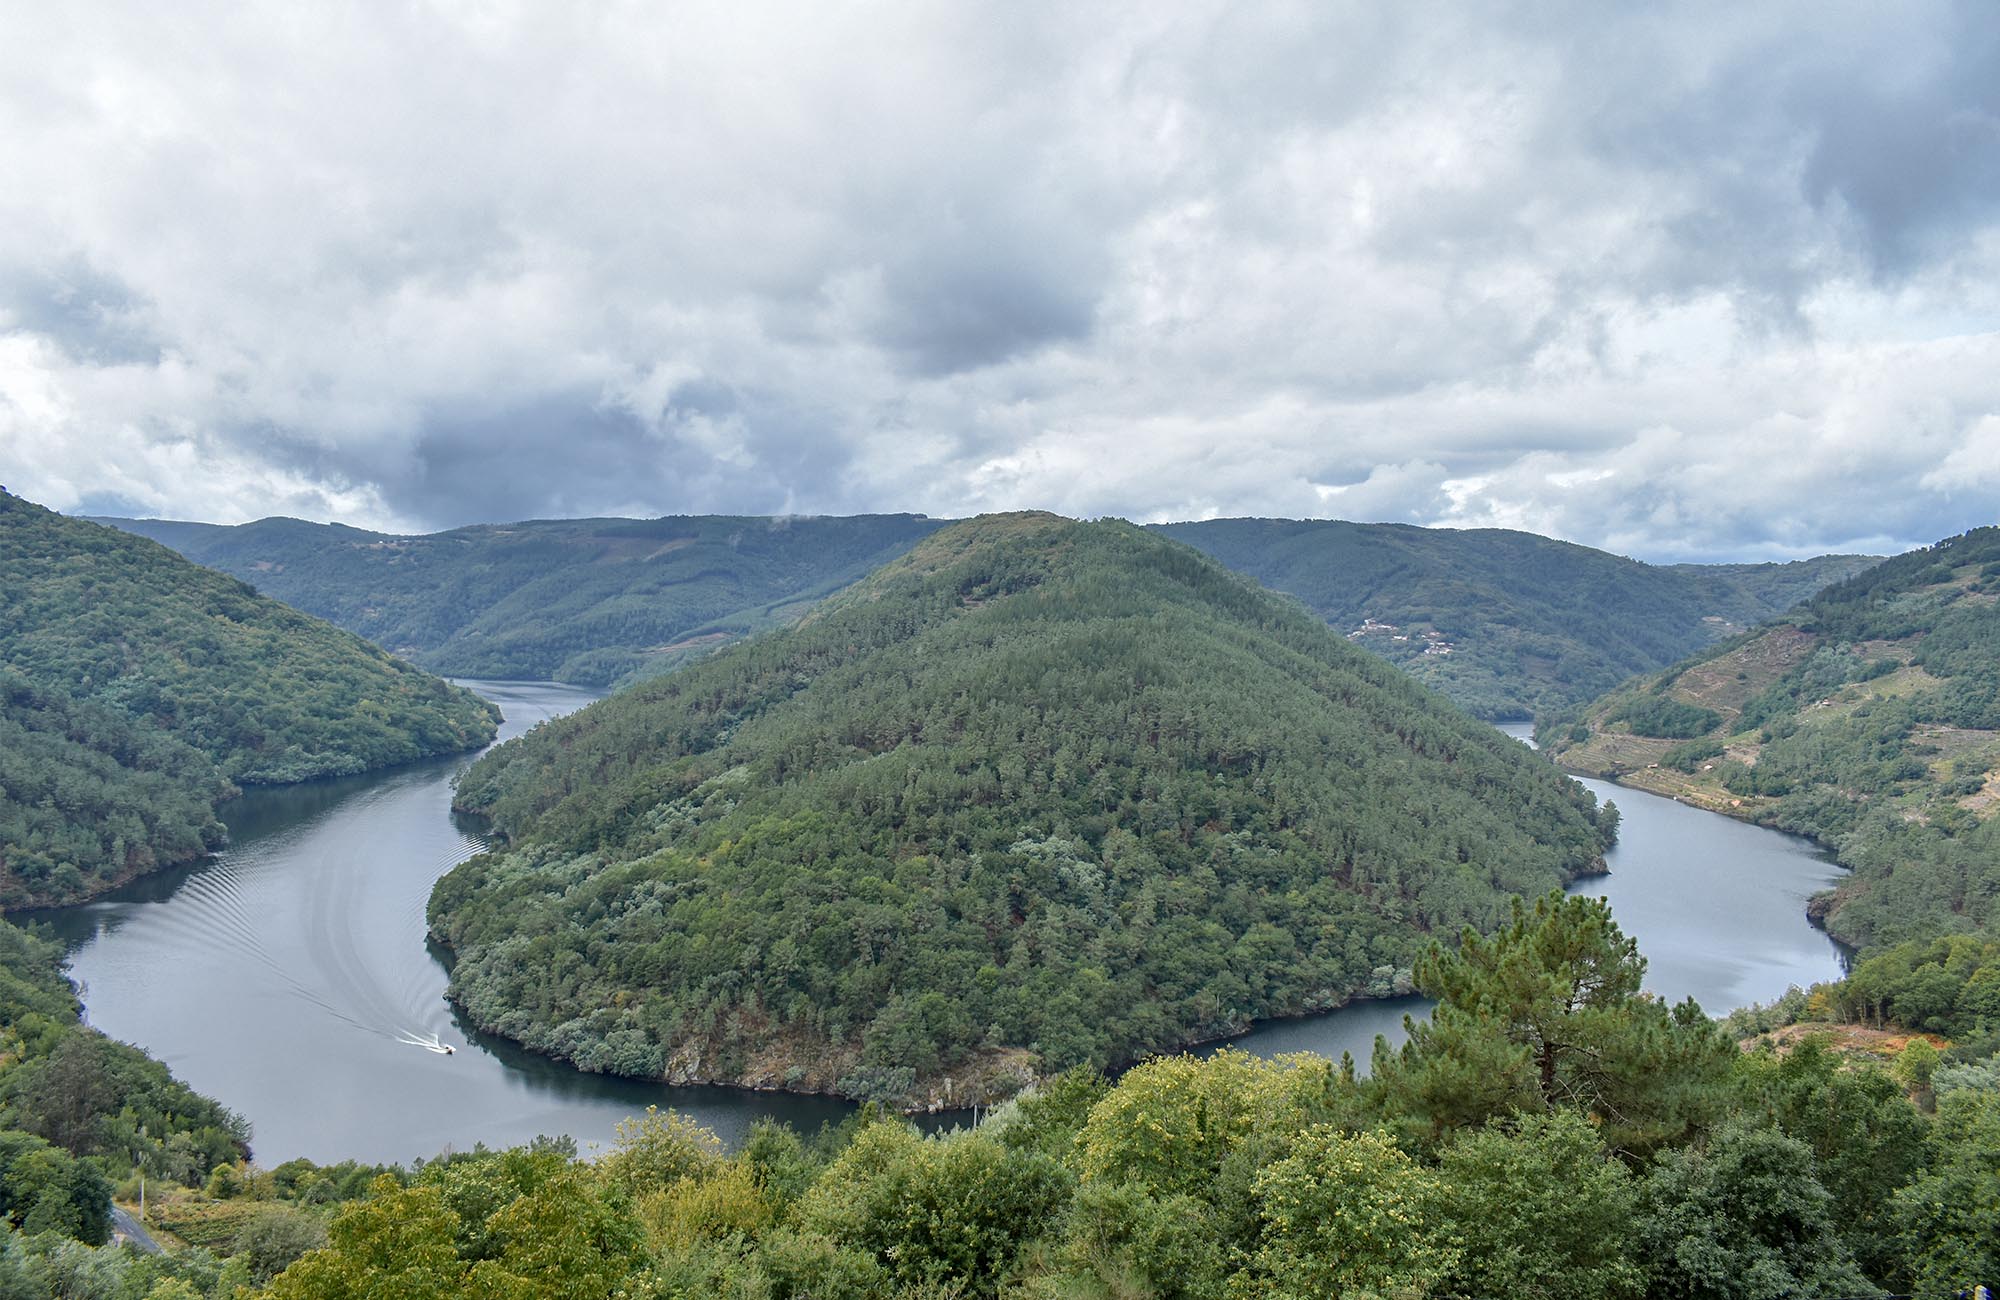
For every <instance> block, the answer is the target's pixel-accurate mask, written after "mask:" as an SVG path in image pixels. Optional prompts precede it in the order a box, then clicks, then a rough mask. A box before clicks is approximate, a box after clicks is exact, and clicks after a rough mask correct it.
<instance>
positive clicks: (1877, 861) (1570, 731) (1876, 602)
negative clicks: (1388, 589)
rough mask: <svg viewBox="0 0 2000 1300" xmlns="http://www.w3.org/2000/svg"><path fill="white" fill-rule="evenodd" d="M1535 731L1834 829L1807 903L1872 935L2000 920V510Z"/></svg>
mask: <svg viewBox="0 0 2000 1300" xmlns="http://www.w3.org/2000/svg"><path fill="white" fill-rule="evenodd" d="M1540 734H1541V737H1542V739H1543V741H1544V743H1545V744H1546V745H1547V746H1548V747H1549V749H1550V751H1551V753H1552V754H1553V755H1554V756H1555V757H1556V759H1557V761H1559V762H1561V763H1563V764H1565V765H1567V766H1569V767H1572V768H1576V769H1579V770H1583V771H1587V772H1594V773H1599V774H1603V775H1608V776H1614V777H1616V778H1618V779H1619V780H1623V781H1626V782H1629V783H1631V784H1634V785H1640V786H1643V787H1645V788H1648V789H1653V790H1656V791H1659V792H1661V793H1666V794H1671V795H1674V796H1676V797H1679V798H1684V799H1687V800H1689V801H1691V802H1695V803H1699V804H1701V805H1703V806H1705V807H1709V808H1713V809H1716V810H1718V811H1722V812H1728V813H1731V814H1733V815H1736V816H1741V817H1747V818H1752V819H1755V820H1757V821H1760V822H1764V823H1766V824H1768V825H1773V826H1778V827H1781V828H1783V829H1786V830H1792V831H1798V832H1801V833H1804V834H1808V835H1811V836H1813V837H1815V838H1817V839H1819V840H1821V841H1822V842H1824V843H1826V844H1828V845H1829V846H1831V847H1832V848H1833V849H1834V850H1835V851H1836V852H1837V853H1838V855H1839V858H1840V861H1841V862H1842V863H1843V864H1845V865H1846V866H1848V867H1850V868H1851V869H1852V875H1851V877H1850V878H1849V879H1848V880H1846V881H1845V882H1843V883H1842V885H1841V886H1840V888H1839V889H1838V890H1836V891H1835V892H1834V893H1833V894H1832V895H1831V896H1830V897H1827V898H1823V899H1820V900H1816V902H1815V909H1816V912H1817V914H1819V915H1822V916H1824V918H1825V921H1826V925H1827V928H1828V929H1829V930H1830V931H1832V933H1833V934H1834V935H1836V936H1837V937H1839V938H1840V939H1842V940H1844V941H1846V942H1848V943H1850V944H1854V945H1856V946H1858V947H1860V948H1862V949H1863V951H1864V952H1869V953H1873V952H1875V951H1877V950H1878V949H1880V948H1882V947H1884V946H1888V945H1896V944H1902V943H1913V942H1914V943H1917V944H1919V945H1922V944H1925V943H1928V942H1930V941H1932V940H1935V939H1937V938H1939V937H1940V936H1944V935H1951V934H1976V935H1984V936H1987V937H1989V938H2000V821H1996V819H1995V817H1994V812H1995V809H1996V808H2000V528H1982V529H1978V530H1976V531H1973V532H1970V533H1966V534H1964V535H1962V536H1958V537H1952V538H1947V539H1946V540H1944V541H1942V542H1939V543H1938V544H1937V545H1935V546H1932V547H1927V548H1925V549H1923V550H1919V551H1913V552H1911V553H1909V554H1907V555H1902V556H1898V557H1897V558H1895V559H1893V560H1890V561H1887V562H1886V563H1884V564H1882V565H1880V566H1879V567H1877V568H1873V569H1870V570H1868V571H1867V572H1865V573H1863V574H1860V575H1859V576H1857V577H1854V578H1851V579H1849V580H1848V581H1846V582H1842V583H1839V584H1836V585H1834V586H1832V587H1830V588H1828V589H1827V590H1825V591H1823V592H1821V593H1820V594H1818V595H1817V596H1815V597H1813V598H1812V599H1811V600H1810V601H1808V602H1806V603H1805V604H1804V605H1802V606H1801V607H1800V608H1799V609H1797V610H1795V611H1794V612H1793V613H1792V614H1791V615H1789V616H1788V617H1786V618H1784V619H1781V620H1779V621H1777V622H1775V623H1772V624H1770V625H1768V626H1766V627H1764V628H1761V629H1759V630H1757V631H1756V632H1754V633H1751V634H1749V635H1747V636H1744V637H1739V638H1736V639H1734V640H1732V641H1730V642H1728V643H1726V644H1724V645H1722V646H1718V647H1716V648H1715V649H1714V650H1712V651H1710V652H1708V653H1707V654H1705V655H1702V656H1699V657H1697V658H1695V659H1693V660H1690V661H1689V662H1686V663H1683V664H1680V665H1677V666H1675V667H1674V668H1671V669H1669V670H1668V671H1666V672H1664V673H1661V674H1658V675H1655V676H1653V677H1649V678H1645V679H1642V680H1640V681H1638V682H1635V683H1633V684H1631V685H1630V686H1628V687H1626V688H1625V689H1623V690H1621V691H1619V692H1616V693H1614V694H1612V695H1610V696H1608V697H1606V698H1605V699H1603V700H1600V701H1598V702H1597V703H1595V704H1593V705H1591V706H1589V707H1588V708H1586V709H1583V710H1580V711H1579V712H1578V713H1577V714H1575V715H1574V716H1571V717H1563V718H1559V719H1553V720H1551V721H1550V722H1548V723H1546V724H1545V725H1544V726H1543V727H1542V728H1541V730H1540ZM1996 1012H2000V1007H1996Z"/></svg>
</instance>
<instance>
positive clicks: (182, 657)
mask: <svg viewBox="0 0 2000 1300" xmlns="http://www.w3.org/2000/svg"><path fill="white" fill-rule="evenodd" d="M495 730H496V726H495V713H494V710H493V707H492V706H491V705H490V704H488V703H486V702H485V701H484V700H481V699H480V698H478V697H477V696H475V695H473V694H472V693H471V692H469V691H465V690H461V689H460V688H458V687H455V686H452V685H450V684H448V683H446V682H444V681H441V680H440V679H438V678H436V677H433V676H431V675H430V674H429V673H426V672H422V671H421V670H419V669H416V668H413V667H411V666H410V665H409V664H406V663H403V662H402V661H401V660H398V659H396V658H395V657H393V656H391V655H390V654H388V653H386V652H385V651H383V650H382V649H381V648H380V647H378V646H375V645H371V644H370V643H368V642H367V641H364V640H362V639H361V638H360V637H357V636H355V635H354V634H352V633H350V632H345V631H342V630H341V629H339V628H336V627H333V626H331V625H330V624H327V623H324V622H322V621H320V620H319V619H316V618H312V617H310V616H308V615H306V614H303V613H300V612H299V611H298V610H296V609H293V608H291V607H289V606H287V605H284V604H281V603H279V602H278V601H276V600H272V599H270V598H268V597H264V596H260V595H258V594H257V593H256V592H255V591H253V590H251V589H250V588H249V587H248V586H246V585H245V584H243V583H242V582H240V581H238V580H236V579H235V578H231V577H228V576H226V575H224V574H221V573H216V572H214V571H212V570H209V569H205V568H203V567H201V566H200V565H198V564H193V563H190V562H189V561H188V560H186V559H184V558H182V557H181V556H180V555H178V554H176V553H175V552H173V551H171V550H169V549H167V548H166V547H165V546H161V545H156V544H155V543H153V542H150V541H147V540H145V539H143V538H140V537H135V536H133V535H131V534H130V533H127V532H121V531H118V530H116V529H111V528H105V527H100V526H99V525H97V524H93V523H89V522H87V521H84V520H80V519H72V518H69V517H66V516H64V515H60V514H56V513H54V512H53V511H49V510H44V509H43V508H41V507H40V506H37V505H34V504H32V503H30V502H27V501H24V500H22V499H21V498H19V497H15V496H11V495H8V494H6V493H5V492H4V491H0V907H18V906H22V905H26V904H35V903H58V902H71V901H75V900H77V899H79V898H83V897H87V896H89V895H90V894H93V893H97V892H101V891H102V890H103V889H106V888H109V887H110V886H111V885H113V884H116V883H118V882H120V881H122V880H126V879H129V878H131V877H133V876H135V875H139V874H142V873H144V872H146V871H149V870H152V869H154V868H156V867H160V866H164V865H168V864H170V863H176V862H186V861H189V860H191V859H194V858H198V857H200V856H201V855H202V854H203V853H206V852H208V851H210V850H212V849H214V848H215V847H217V846H218V845H220V844H221V843H222V841H223V838H224V829H223V826H222V823H221V821H220V820H219V819H218V816H217V807H218V805H219V804H220V802H221V801H223V800H225V799H227V798H228V797H230V796H231V795H233V794H234V793H235V792H236V789H237V787H238V786H242V785H258V784H283V783H287V782H292V781H303V780H308V779H311V778H313V777H320V776H335V775H345V774H349V773H354V772H361V771H367V770H369V769H372V768H377V767H385V766H389V765H392V764H397V763H406V762H410V761H412V760H415V759H419V758H425V757H428V756H430V755H434V754H444V753H456V752H460V751H463V750H467V749H473V748H477V747H478V746H480V745H483V744H485V743H487V742H488V741H490V740H491V739H492V738H493V735H494V732H495Z"/></svg>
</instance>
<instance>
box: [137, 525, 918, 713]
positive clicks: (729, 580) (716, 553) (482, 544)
mask: <svg viewBox="0 0 2000 1300" xmlns="http://www.w3.org/2000/svg"><path fill="white" fill-rule="evenodd" d="M102 522H104V523H108V524H112V525H113V526H115V527H119V528H124V529H127V530H129V531H132V532H136V533H140V534H142V535H145V536H148V537H152V538H154V539H155V540H157V541H160V542H163V543H165V544H166V545H168V546H171V547H173V548H174V549H176V550H178V551H180V552H181V553H182V554H183V555H185V556H187V557H188V558H189V559H191V560H194V561H195V562H196V563H199V564H205V565H208V566H209V567H211V568H216V569H221V570H222V571H223V572H225V573H229V574H232V575H234V576H236V577H238V578H241V579H243V580H244V581H246V582H249V583H251V584H252V585H254V586H255V587H256V588H257V589H258V590H259V591H261V592H263V593H264V594H266V595H268V596H271V597H274V598H275V599H278V600H282V601H284V602H285V603H287V604H289V605H294V606H296V607H297V608H299V609H302V610H305V611H306V612H307V613H309V614H314V615H317V616H319V617H321V618H324V619H327V620H328V621H330V622H333V623H336V624H338V625H339V626H341V627H344V628H347V629H348V630H349V631H351V632H356V633H359V634H360V635H362V636H365V637H367V638H368V639H369V640H371V641H374V642H375V643H376V644H378V645H381V646H384V647H386V648H388V649H390V650H393V651H395V652H396V653H398V654H401V655H403V656H405V657H407V658H409V659H410V660H411V661H412V662H415V663H418V664H421V665H423V666H424V667H426V668H429V669H430V670H431V671H433V672H439V673H445V674H448V675H450V676H457V677H491V678H517V679H525V680H538V681H566V682H574V683H576V684H578V685H583V686H609V685H611V684H613V683H615V682H618V681H620V680H621V679H626V678H630V677H633V676H636V675H641V674H644V673H648V672H657V671H661V670H663V669H665V668H668V667H671V666H673V665H675V664H677V663H680V662H683V661H685V660H686V659H688V658H692V657H699V656H700V655H702V654H706V653H708V652H709V651H711V650H713V649H715V647H716V646H717V645H720V644H724V643H727V642H729V641H734V640H739V639H741V638H742V637H744V636H747V635H749V634H751V633H753V632H757V631H761V630H763V629H764V628H767V627H775V626H782V625H784V624H786V623H788V622H791V621H792V620H794V619H796V618H797V617H798V616H799V615H800V614H801V613H803V612H804V611H805V610H806V609H807V608H810V607H811V605H812V604H813V602H815V601H817V600H819V599H821V598H823V597H825V596H827V595H828V594H830V593H832V592H833V591H836V590H838V589H839V588H841V587H843V586H846V585H847V584H848V583H850V582H853V581H854V580H855V579H857V578H859V577H861V576H862V575H863V574H865V573H867V572H869V571H870V570H872V569H874V568H876V567H878V566H879V565H881V564H883V563H884V562H886V561H888V560H890V559H892V558H894V557H895V556H897V555H900V554H901V553H902V552H903V551H905V550H908V549H909V547H910V546H912V545H914V544H915V543H916V541H917V540H918V539H919V538H921V537H923V536H925V535H927V534H928V533H930V532H931V531H933V530H934V529H936V528H938V527H940V526H942V521H938V520H930V519H925V518H923V517H922V516H920V515H861V516H855V517H853V518H845V519H785V518H755V517H748V516H728V515H707V516H685V517H683V516H668V517H665V518H661V519H559V520H529V521H526V522H523V523H516V524H479V525H474V526H472V527H467V528H457V529H453V530H451V531H450V532H443V533H431V534H427V535H421V536H398V535H393V534H389V533H373V532H368V531H366V530H364V529H358V528H350V527H347V526H346V525H344V524H313V523H306V522H305V521H303V520H298V519H263V520H259V521H257V522H256V523H250V524H237V525H233V526H232V525H218V524H191V523H182V522H177V521H159V520H129V519H117V520H113V519H106V520H103V521H102Z"/></svg>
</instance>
